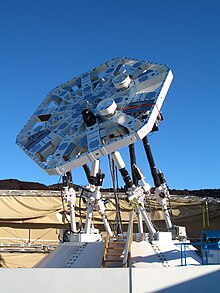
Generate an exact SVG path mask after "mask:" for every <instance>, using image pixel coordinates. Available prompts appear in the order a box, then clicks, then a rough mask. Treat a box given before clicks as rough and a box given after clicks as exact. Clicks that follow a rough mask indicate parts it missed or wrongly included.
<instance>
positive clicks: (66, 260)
mask: <svg viewBox="0 0 220 293" xmlns="http://www.w3.org/2000/svg"><path fill="white" fill-rule="evenodd" d="M104 248H105V243H104V242H91V243H84V242H83V243H80V242H65V243H62V244H61V245H60V246H58V247H57V249H56V250H55V251H53V252H51V253H50V254H49V255H48V256H47V257H46V258H45V259H43V260H42V261H41V262H40V263H38V264H37V265H36V268H100V267H101V265H102V259H103V253H104Z"/></svg>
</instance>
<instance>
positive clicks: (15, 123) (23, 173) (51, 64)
mask: <svg viewBox="0 0 220 293" xmlns="http://www.w3.org/2000/svg"><path fill="white" fill-rule="evenodd" d="M0 30H1V31H0V35H1V42H0V68H1V69H0V83H1V115H0V122H1V142H0V153H1V166H0V179H9V178H15V179H19V180H25V181H39V182H41V183H45V184H53V183H56V182H57V181H58V180H59V177H58V176H49V175H47V174H46V173H45V172H44V171H43V170H41V168H40V167H39V166H38V165H37V164H35V163H34V162H33V161H32V160H31V159H30V158H29V157H27V156H26V155H25V154H24V153H23V152H22V151H21V150H20V149H19V148H18V147H17V145H16V144H15V139H16V135H17V134H18V132H19V131H20V130H21V128H22V127H23V126H24V124H25V123H26V122H27V120H28V119H29V118H30V116H31V115H32V113H33V112H34V111H35V109H36V107H37V106H38V105H39V104H40V102H41V101H42V100H43V99H44V98H45V96H46V95H47V93H48V92H49V91H50V90H51V89H53V88H54V87H55V86H57V85H59V84H61V83H63V82H65V81H67V80H69V79H71V78H73V77H74V76H77V75H78V74H81V73H83V72H85V71H87V70H88V69H91V68H93V67H96V66H97V65H99V64H101V63H103V62H105V61H107V60H110V59H112V58H114V57H118V56H127V57H130V58H137V59H143V60H149V61H153V62H158V63H163V64H168V65H169V66H170V68H171V69H172V71H173V74H174V80H173V82H172V85H171V87H170V90H169V92H168V95H167V98H166V99H165V102H164V104H163V107H162V113H163V115H164V118H165V120H164V121H163V123H161V125H160V130H159V132H156V133H154V134H152V135H151V136H150V137H149V140H150V143H151V146H152V150H153V153H154V156H155V161H156V163H157V167H158V168H161V169H162V170H163V172H164V173H165V176H166V179H167V182H168V185H169V187H170V188H180V189H184V188H186V189H201V188H219V187H220V172H219V163H220V159H219V152H220V133H219V108H220V95H219V86H220V74H219V68H220V1H218V0H207V1H203V0H193V1H192V0H184V1H182V0H179V1H178V0H166V1H164V0H151V1H149V0H142V1H141V0H135V1H131V0H130V1H129V0H127V1H124V0H122V1H120V0H117V1H116V0H112V1H95V0H94V1H89V0H87V1H85V0H82V1H74V0H72V1H71V0H44V1H43V0H38V1H30V0H29V1H28V0H20V1H12V0H0ZM137 151H138V163H139V165H140V167H141V168H142V171H144V173H145V174H146V179H147V181H149V182H150V183H152V180H151V179H150V173H149V168H148V165H147V162H146V160H145V157H144V153H143V149H142V145H141V144H139V143H138V144H137ZM126 154H127V151H126V150H125V151H123V155H124V156H125V158H127V155H126ZM103 164H104V163H103ZM73 176H74V180H75V182H76V183H79V184H84V183H86V181H85V177H84V175H83V173H82V171H81V169H79V170H78V169H76V170H74V171H73ZM109 184H110V181H109V180H106V182H105V186H107V185H109Z"/></svg>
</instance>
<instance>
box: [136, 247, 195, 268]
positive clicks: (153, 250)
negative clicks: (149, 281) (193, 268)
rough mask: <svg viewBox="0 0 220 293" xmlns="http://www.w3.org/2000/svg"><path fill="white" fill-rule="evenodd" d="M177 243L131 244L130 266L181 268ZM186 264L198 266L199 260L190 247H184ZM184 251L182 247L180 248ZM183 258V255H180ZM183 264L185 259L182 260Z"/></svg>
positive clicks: (179, 250)
mask: <svg viewBox="0 0 220 293" xmlns="http://www.w3.org/2000/svg"><path fill="white" fill-rule="evenodd" d="M177 243H178V242H177V241H167V242H164V241H153V242H152V244H151V243H149V242H147V241H141V242H132V246H131V265H132V267H135V268H149V267H152V268H159V267H178V266H181V246H180V245H176V244H177ZM185 248H186V264H187V265H200V263H201V258H200V257H199V256H198V255H197V253H196V252H195V251H196V250H195V248H194V247H193V246H191V245H187V246H186V247H185ZM182 249H184V247H182ZM182 257H184V253H183V254H182ZM182 261H183V264H185V258H182Z"/></svg>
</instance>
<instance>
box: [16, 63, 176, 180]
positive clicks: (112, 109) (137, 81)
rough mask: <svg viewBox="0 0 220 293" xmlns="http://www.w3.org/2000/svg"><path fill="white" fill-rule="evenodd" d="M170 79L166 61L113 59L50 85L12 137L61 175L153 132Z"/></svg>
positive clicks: (26, 151)
mask: <svg viewBox="0 0 220 293" xmlns="http://www.w3.org/2000/svg"><path fill="white" fill-rule="evenodd" d="M172 78H173V75H172V72H171V70H170V69H169V67H168V66H167V65H161V64H155V63H151V62H148V61H141V60H135V59H128V58H115V59H112V60H110V61H108V62H106V63H104V64H103V65H100V66H98V67H96V68H94V69H92V70H90V71H88V72H86V73H84V74H82V75H79V76H77V77H75V78H73V79H71V80H70V81H68V82H66V83H64V84H61V85H60V86H58V87H56V88H55V89H53V90H52V91H51V92H50V93H49V94H48V95H47V96H46V98H45V99H44V101H43V102H42V103H41V104H40V106H39V107H38V108H37V110H36V111H35V112H34V114H33V115H32V116H31V118H30V119H29V120H28V122H27V123H26V125H25V126H24V128H23V129H22V130H21V132H20V133H19V135H18V136H17V141H16V142H17V144H18V145H19V146H20V147H21V148H22V149H23V151H24V152H25V153H26V154H27V155H28V156H30V157H31V159H33V160H34V161H35V162H36V163H37V164H38V165H40V167H41V168H43V169H44V170H45V171H46V172H47V173H48V174H55V175H57V174H60V175H61V174H63V173H65V172H67V171H70V170H72V169H75V168H77V167H79V166H81V165H84V164H86V163H89V162H91V161H94V160H95V159H98V158H99V157H101V156H105V155H107V154H109V153H112V152H113V151H115V150H118V149H120V148H122V147H125V146H127V145H129V144H131V143H135V142H136V141H138V140H140V139H142V138H143V137H145V136H146V135H147V134H148V133H149V132H151V131H152V129H153V126H154V124H155V122H156V121H157V118H158V115H159V113H160V108H161V106H162V103H163V101H164V99H165V96H166V94H167V91H168V89H169V86H170V83H171V81H172Z"/></svg>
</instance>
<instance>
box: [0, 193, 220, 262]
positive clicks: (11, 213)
mask: <svg viewBox="0 0 220 293" xmlns="http://www.w3.org/2000/svg"><path fill="white" fill-rule="evenodd" d="M107 195H109V194H107ZM202 205H203V201H202V200H201V199H199V198H192V197H191V198H183V197H171V199H170V207H171V208H172V213H171V215H172V222H173V224H175V225H181V226H186V228H187V235H188V237H190V238H198V237H199V236H200V232H201V230H202V229H203V222H202ZM208 206H209V216H210V227H209V228H210V229H220V203H219V202H217V201H210V202H209V204H208ZM145 207H146V209H147V211H148V214H149V216H150V217H151V219H152V221H153V223H154V224H155V226H156V227H157V228H158V229H161V230H163V229H165V222H164V217H163V213H162V211H161V207H160V205H159V204H158V202H157V201H156V200H155V198H154V197H153V196H149V197H148V198H147V199H146V203H145ZM120 208H121V218H122V222H123V225H125V224H127V223H128V220H129V212H130V211H131V210H132V207H131V206H130V205H129V204H128V203H127V202H126V200H123V199H121V200H120ZM106 214H107V217H108V219H109V221H110V222H111V223H112V224H113V223H114V220H115V202H114V199H112V198H110V199H109V202H108V204H107V205H106ZM81 215H82V222H83V223H84V222H85V215H86V206H85V205H84V204H83V203H82V202H81ZM79 218H80V211H79V198H77V202H76V222H77V223H78V222H79ZM92 220H93V223H94V225H95V227H97V228H99V229H100V230H101V231H103V230H104V227H103V222H102V219H101V216H100V215H99V213H97V212H96V211H94V212H93V217H92ZM134 220H135V225H134V231H136V230H137V221H136V217H134ZM68 221H69V216H68V207H67V204H66V203H65V202H63V201H62V197H61V196H60V192H54V193H53V195H51V194H50V193H47V192H45V194H43V195H42V191H35V192H34V193H33V192H29V194H28V191H25V192H24V193H22V191H17V193H16V194H14V193H12V192H8V193H7V192H5V191H4V195H3V193H1V191H0V243H36V244H41V243H42V244H44V243H51V244H52V243H53V244H54V243H58V241H59V239H60V238H61V235H60V234H62V229H68ZM124 229H125V230H126V226H125V227H124ZM48 241H49V242H48ZM0 254H1V253H0ZM42 255H43V253H42V254H41V253H39V256H37V254H34V255H32V257H31V256H28V258H25V256H24V254H18V255H17V256H16V253H9V254H8V255H7V254H6V253H2V254H1V255H0V265H2V266H3V264H4V263H5V265H4V266H9V267H24V266H27V267H31V266H32V264H34V262H35V261H36V262H35V263H37V262H38V261H39V260H40V259H41V257H42ZM1 258H2V261H1ZM19 259H20V260H19ZM23 261H24V262H23Z"/></svg>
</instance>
